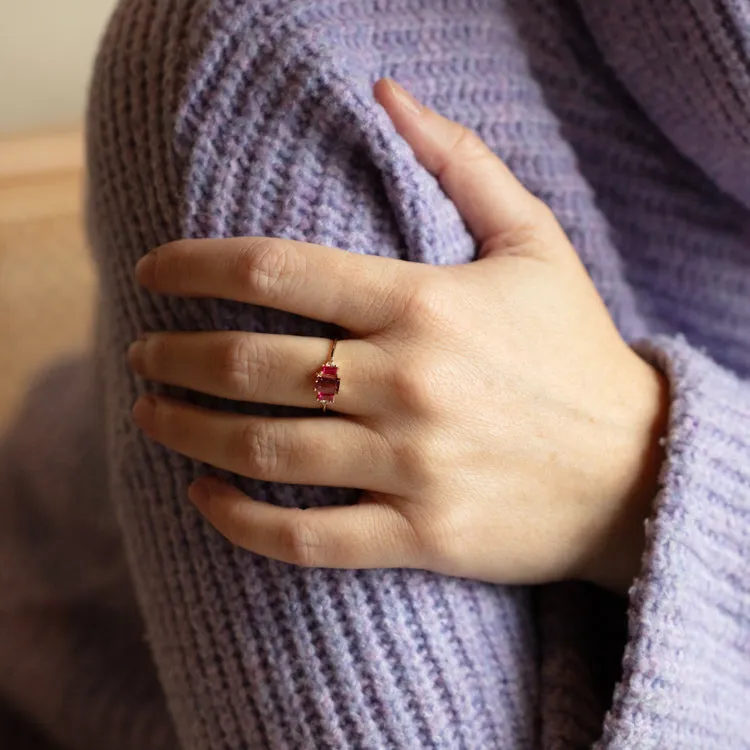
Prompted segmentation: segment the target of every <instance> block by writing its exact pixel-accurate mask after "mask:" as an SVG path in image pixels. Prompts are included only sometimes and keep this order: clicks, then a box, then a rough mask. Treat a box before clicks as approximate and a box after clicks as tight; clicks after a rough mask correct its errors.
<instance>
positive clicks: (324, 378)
mask: <svg viewBox="0 0 750 750" xmlns="http://www.w3.org/2000/svg"><path fill="white" fill-rule="evenodd" d="M337 343H338V340H337V339H333V340H332V341H331V351H330V353H329V355H328V359H327V360H326V361H325V362H324V363H323V364H322V365H321V367H320V369H319V370H318V371H317V372H316V373H315V384H314V386H313V389H314V391H315V399H316V401H317V402H318V403H319V404H320V405H321V406H322V407H323V411H325V410H326V407H328V406H329V405H330V404H332V403H333V402H334V400H335V398H336V394H337V393H338V392H339V388H340V387H341V378H339V375H338V371H339V368H338V366H337V365H336V363H335V362H334V361H333V353H334V351H335V350H336V344H337Z"/></svg>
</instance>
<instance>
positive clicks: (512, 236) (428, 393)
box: [130, 80, 666, 591]
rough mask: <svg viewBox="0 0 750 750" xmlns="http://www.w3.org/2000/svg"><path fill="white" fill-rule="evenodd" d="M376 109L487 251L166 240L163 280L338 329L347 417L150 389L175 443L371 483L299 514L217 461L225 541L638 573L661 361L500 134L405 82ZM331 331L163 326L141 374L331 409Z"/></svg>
mask: <svg viewBox="0 0 750 750" xmlns="http://www.w3.org/2000/svg"><path fill="white" fill-rule="evenodd" d="M375 94H376V97H377V99H378V101H379V102H380V104H381V105H382V106H383V107H384V108H385V110H386V111H387V113H388V114H389V116H390V117H391V119H392V121H393V123H394V124H395V127H396V128H397V129H398V131H399V132H400V134H401V135H402V136H403V138H404V139H405V140H406V141H407V142H408V143H409V144H410V145H411V147H412V149H413V150H414V152H415V154H416V157H417V158H418V160H419V161H420V162H421V163H422V164H423V165H424V166H425V167H426V168H427V169H428V170H429V171H430V172H432V173H433V174H435V175H436V176H437V177H438V179H439V180H440V183H441V185H442V187H443V189H444V190H445V191H446V193H447V194H448V195H449V196H450V197H451V198H452V199H453V201H454V202H455V204H456V206H457V207H458V210H459V211H460V212H461V214H462V216H463V218H464V220H465V221H466V223H467V225H468V227H469V229H470V230H471V231H472V233H473V235H474V237H475V238H476V241H477V245H478V247H479V248H480V250H479V257H478V259H477V261H475V262H473V263H469V264H466V265H455V266H429V265H424V264H415V263H409V262H405V261H398V260H393V259H387V258H380V257H372V256H362V255H357V254H353V253H348V252H344V251H341V250H336V249H332V248H327V247H321V246H317V245H309V244H304V243H300V242H293V241H290V240H280V239H268V238H246V239H227V240H186V241H179V242H176V243H171V244H169V245H166V246H164V247H161V248H159V249H158V250H156V251H154V252H153V253H150V254H149V255H148V256H146V257H145V258H144V259H142V260H141V262H140V263H139V265H138V268H137V278H138V280H139V282H140V283H141V284H143V285H144V286H145V287H146V288H148V289H149V290H151V291H153V292H158V293H164V294H175V295H184V296H210V297H219V298H224V299H231V300H237V301H241V302H247V303H252V304H258V305H264V306H267V307H273V308H277V309H280V310H286V311H289V312H293V313H297V314H299V315H302V316H305V317H309V318H316V319H319V320H323V321H328V322H331V323H335V324H337V325H339V326H340V327H342V328H343V329H345V330H347V331H348V332H349V334H350V338H346V339H345V340H342V341H340V342H339V344H338V346H337V348H336V353H335V360H336V363H337V364H338V366H339V374H340V377H341V381H342V385H341V391H340V393H339V395H338V396H336V400H335V403H334V405H333V407H332V408H333V410H334V411H335V414H328V415H326V416H325V417H323V416H322V415H320V414H319V413H316V415H315V416H310V417H309V418H283V419H282V418H271V417H262V416H247V415H240V414H229V413H223V412H222V413H220V412H212V411H209V410H206V409H201V408H198V407H195V406H191V405H188V404H185V403H182V402H180V401H177V400H173V399H167V398H163V397H161V398H156V397H153V396H149V397H144V398H142V399H140V400H139V401H138V402H137V403H136V405H135V407H134V418H135V420H136V422H137V423H138V424H139V425H140V427H141V428H142V429H143V430H144V431H145V432H146V434H148V435H149V436H150V437H152V438H153V439H154V440H157V441H158V442H160V443H163V444H164V445H166V446H168V447H170V448H172V449H174V450H176V451H179V452H181V453H183V454H185V455H187V456H191V457H193V458H195V459H198V460H201V461H204V462H206V463H208V464H211V465H213V466H216V467H219V468H222V469H226V470H230V471H232V472H236V473H238V474H241V475H245V476H248V477H253V478H256V479H260V480H266V481H273V482H289V483H302V484H315V485H323V486H332V487H333V486H335V487H353V488H358V489H361V490H363V495H362V499H361V501H360V503H359V504H357V505H354V506H347V507H328V508H309V509H305V510H301V509H289V508H279V507H276V506H274V505H271V504H267V503H263V502H258V501H255V500H252V499H250V498H248V497H246V496H244V495H243V494H242V493H240V492H239V491H238V490H237V489H236V488H234V487H232V486H229V485H227V484H225V483H223V482H220V481H219V480H218V479H216V478H201V479H199V480H197V481H196V482H195V483H194V484H193V485H192V487H191V489H190V496H191V499H192V500H193V502H194V503H195V504H196V505H197V507H198V508H199V509H200V510H201V511H202V512H203V513H204V514H205V516H206V518H208V520H209V521H210V522H211V523H213V524H214V526H215V527H216V528H217V529H218V530H219V531H220V532H221V533H223V534H224V535H225V536H226V537H227V538H228V539H230V540H231V541H233V542H234V543H235V544H238V545H240V546H242V547H245V548H247V549H249V550H252V551H253V552H256V553H259V554H262V555H267V556H269V557H273V558H276V559H279V560H285V561H287V562H291V563H296V564H299V565H307V566H322V567H347V568H369V567H415V568H424V569H429V570H433V571H437V572H440V573H445V574H449V575H456V576H464V577H469V578H476V579H481V580H486V581H493V582H503V583H537V582H547V581H555V580H561V579H566V578H583V579H587V580H591V581H594V582H596V583H598V584H600V585H603V586H607V587H609V588H613V589H616V590H620V591H624V590H627V588H628V586H629V585H630V581H631V580H632V577H633V576H634V575H635V573H636V572H637V570H638V565H639V559H640V555H641V553H642V546H643V521H644V519H645V517H646V516H647V514H648V511H649V505H650V502H651V500H652V497H653V496H654V494H655V492H656V484H657V473H658V469H659V463H660V449H659V442H658V441H659V436H660V434H662V432H663V430H664V420H665V412H666V406H665V404H666V386H665V381H664V378H663V377H662V376H661V375H660V374H659V373H657V372H656V371H655V370H654V369H653V368H652V367H651V366H650V365H648V364H646V363H645V362H644V361H643V360H642V359H640V358H639V357H638V356H637V355H636V354H635V353H634V352H633V351H632V350H631V349H630V348H629V347H628V346H627V345H626V344H625V342H624V341H623V340H622V338H621V337H620V336H619V334H618V332H617V330H616V328H615V326H614V324H613V322H612V320H611V318H610V316H609V314H608V313H607V310H606V308H605V306H604V304H603V303H602V301H601V299H600V297H599V295H598V294H597V292H596V290H595V288H594V286H593V284H592V282H591V280H590V278H589V276H588V275H587V273H586V271H585V269H584V268H583V266H582V264H581V263H580V261H579V259H578V257H577V255H576V253H575V251H574V249H573V248H572V247H571V245H570V243H569V241H568V240H567V238H566V236H565V234H564V232H563V231H562V229H561V228H560V226H559V224H558V223H557V221H556V220H555V218H554V216H553V215H552V213H551V212H550V210H549V209H548V208H547V207H546V206H545V205H544V204H542V203H541V202H540V201H539V200H537V199H536V198H535V197H533V196H532V195H531V194H530V193H529V192H527V191H526V190H525V189H524V188H523V186H522V185H521V184H520V183H519V182H518V181H517V180H516V179H515V178H514V177H513V175H512V174H511V173H510V171H509V170H508V169H507V168H506V167H505V166H504V165H503V164H502V163H501V162H500V161H499V160H498V159H497V158H496V157H495V156H494V155H493V154H492V153H491V152H490V150H489V149H488V148H487V147H486V146H485V145H484V144H483V143H482V141H481V140H480V139H479V138H478V137H477V136H476V135H475V134H473V133H471V132H470V131H467V130H465V129H464V128H462V127H461V126H459V125H457V124H456V123H453V122H450V121H449V120H446V119H445V118H442V117H440V116H439V115H437V114H436V113H434V112H432V111H430V110H428V109H427V108H425V107H422V106H421V105H419V104H417V103H416V101H414V100H413V99H412V98H411V97H410V96H409V95H408V94H406V92H404V91H403V89H401V88H400V87H398V86H396V85H395V84H393V83H392V82H390V81H386V80H384V81H380V82H379V83H378V84H377V85H376V88H375ZM329 344H330V342H329V341H327V340H325V339H320V338H313V337H298V336H284V335H270V334H260V333H242V332H209V333H152V334H150V335H148V336H147V337H146V339H145V341H140V342H137V343H135V344H134V345H133V347H132V348H131V351H130V360H131V364H132V366H133V368H134V369H135V370H136V371H137V372H138V373H140V374H141V375H142V376H144V377H146V378H149V379H153V380H157V381H160V382H163V383H169V384H173V385H177V386H182V387H187V388H191V389H193V390H197V391H203V392H206V393H210V394H214V395H217V396H220V397H225V398H230V399H236V400H246V401H256V402H262V403H273V404H288V405H293V406H303V407H304V406H310V407H315V406H316V404H315V396H314V393H313V390H312V379H313V373H314V372H315V371H316V370H317V369H318V368H319V366H320V364H321V363H322V362H323V361H324V360H325V359H326V357H327V354H328V351H329Z"/></svg>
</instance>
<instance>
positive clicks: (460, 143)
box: [450, 125, 488, 161]
mask: <svg viewBox="0 0 750 750" xmlns="http://www.w3.org/2000/svg"><path fill="white" fill-rule="evenodd" d="M450 153H451V157H452V158H453V159H455V160H459V159H460V160H461V161H467V160H468V161H473V160H475V159H481V158H485V157H486V156H487V153H488V149H487V146H486V145H485V143H484V141H483V140H482V139H481V138H480V137H479V136H478V135H477V134H476V133H475V132H474V131H473V130H471V129H470V128H467V127H464V126H463V125H461V126H459V129H458V132H457V133H456V140H455V141H454V142H453V145H452V146H451V148H450Z"/></svg>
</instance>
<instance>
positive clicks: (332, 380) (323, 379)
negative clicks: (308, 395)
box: [315, 365, 341, 403]
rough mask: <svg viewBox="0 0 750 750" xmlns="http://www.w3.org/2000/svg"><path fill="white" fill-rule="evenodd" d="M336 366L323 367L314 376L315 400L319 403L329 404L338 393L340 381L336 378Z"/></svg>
mask: <svg viewBox="0 0 750 750" xmlns="http://www.w3.org/2000/svg"><path fill="white" fill-rule="evenodd" d="M338 369H339V368H338V367H337V366H336V365H323V366H322V367H321V368H320V371H319V372H317V373H316V374H315V391H316V398H317V400H318V401H320V402H327V403H330V402H332V401H333V399H334V396H335V395H336V394H337V393H338V392H339V387H340V386H341V380H340V379H339V377H338Z"/></svg>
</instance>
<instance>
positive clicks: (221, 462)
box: [133, 396, 396, 493]
mask: <svg viewBox="0 0 750 750" xmlns="http://www.w3.org/2000/svg"><path fill="white" fill-rule="evenodd" d="M133 418H134V420H135V422H136V424H137V425H138V426H139V427H140V428H141V429H142V430H143V432H145V433H146V435H148V436H149V437H150V438H151V439H153V440H155V441H156V442H158V443H161V444H162V445H165V446H167V447H168V448H171V449H172V450H175V451H177V452H178V453H182V454H183V455H185V456H188V457H190V458H194V459H196V460H198V461H203V462H205V463H207V464H210V465H211V466H215V467H216V468H218V469H225V470H227V471H231V472H234V473H235V474H240V475H242V476H246V477H251V478H252V479H259V480H261V481H265V482H284V483H289V484H312V485H319V486H323V487H351V488H355V489H363V490H373V491H376V492H387V493H392V492H394V491H395V490H396V486H395V485H394V479H393V478H394V475H395V471H394V467H393V466H392V465H391V464H392V461H390V460H389V455H388V453H387V450H386V446H385V442H384V441H382V440H379V439H378V437H377V434H376V433H375V432H373V431H372V430H370V429H369V428H367V427H365V426H364V425H361V424H359V423H358V422H355V421H353V420H349V419H346V418H344V417H334V418H331V419H320V418H316V417H300V418H296V417H286V418H278V417H261V416H248V415H243V414H236V413H231V412H219V411H213V410H210V409H204V408H202V407H198V406H193V405H192V404H186V403H184V402H182V401H179V400H177V399H172V398H166V397H163V396H142V397H141V398H139V399H138V401H136V403H135V406H134V407H133Z"/></svg>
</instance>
